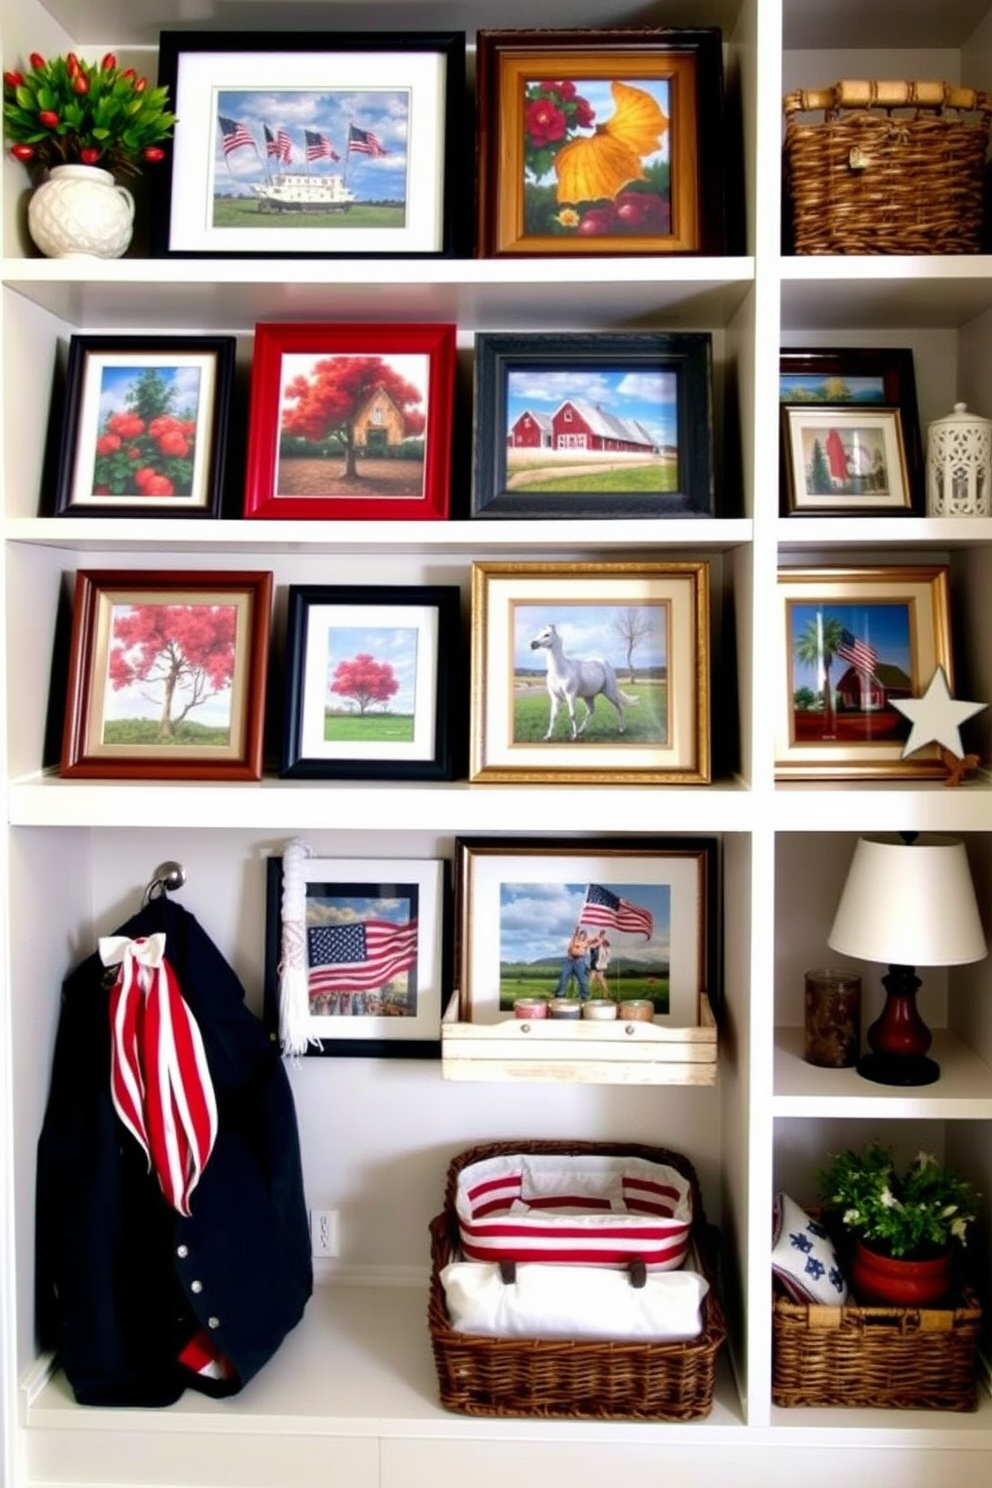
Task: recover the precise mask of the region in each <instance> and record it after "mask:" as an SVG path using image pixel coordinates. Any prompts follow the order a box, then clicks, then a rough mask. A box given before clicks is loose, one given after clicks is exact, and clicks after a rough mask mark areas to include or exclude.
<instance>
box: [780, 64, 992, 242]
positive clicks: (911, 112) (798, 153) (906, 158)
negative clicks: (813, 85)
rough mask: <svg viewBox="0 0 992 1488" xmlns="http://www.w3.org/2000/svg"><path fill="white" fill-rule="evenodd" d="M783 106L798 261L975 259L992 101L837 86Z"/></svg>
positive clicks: (942, 90)
mask: <svg viewBox="0 0 992 1488" xmlns="http://www.w3.org/2000/svg"><path fill="white" fill-rule="evenodd" d="M783 107H784V111H785V118H786V128H785V181H786V187H787V194H788V202H787V211H788V210H791V215H792V240H793V241H792V247H793V249H794V251H795V252H796V253H978V252H980V251H981V247H982V209H983V190H984V173H985V155H986V149H987V145H988V136H989V123H990V119H992V94H989V93H980V92H977V91H976V90H975V89H974V88H953V87H951V86H950V85H949V84H947V83H940V82H917V83H907V82H891V83H882V82H841V83H837V84H835V85H834V86H833V87H831V88H822V89H817V90H812V91H808V90H806V89H798V90H796V91H795V92H792V93H789V94H787V95H786V98H785V100H784V104H783ZM819 111H822V112H823V118H822V119H820V120H817V121H815V122H811V121H809V120H805V121H804V120H802V119H801V118H800V115H803V114H809V113H811V112H819Z"/></svg>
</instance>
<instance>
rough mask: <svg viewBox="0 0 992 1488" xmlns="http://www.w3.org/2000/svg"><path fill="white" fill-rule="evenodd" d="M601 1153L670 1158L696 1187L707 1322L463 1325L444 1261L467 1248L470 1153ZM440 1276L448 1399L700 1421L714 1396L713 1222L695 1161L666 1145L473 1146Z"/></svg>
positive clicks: (436, 1272) (441, 1223)
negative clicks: (645, 1338)
mask: <svg viewBox="0 0 992 1488" xmlns="http://www.w3.org/2000/svg"><path fill="white" fill-rule="evenodd" d="M519 1152H527V1153H549V1154H558V1155H571V1154H586V1153H599V1154H605V1155H608V1156H616V1157H642V1158H647V1159H648V1160H649V1161H652V1162H659V1163H666V1164H668V1165H670V1166H671V1167H673V1168H677V1169H678V1171H679V1172H680V1173H682V1174H683V1176H684V1177H686V1178H687V1179H688V1180H689V1182H690V1184H691V1186H692V1190H693V1213H694V1216H695V1218H694V1223H693V1240H694V1243H695V1246H696V1252H697V1255H698V1257H699V1269H700V1270H701V1271H702V1272H703V1273H704V1274H705V1275H706V1277H707V1280H708V1281H709V1282H710V1289H709V1291H708V1292H707V1294H706V1297H705V1298H704V1299H703V1304H702V1319H703V1328H702V1332H701V1333H700V1334H699V1336H698V1337H697V1338H693V1339H691V1340H689V1341H688V1342H683V1343H649V1342H642V1341H636V1342H635V1341H628V1342H625V1341H624V1340H622V1339H618V1340H616V1341H612V1340H611V1341H608V1342H604V1341H602V1340H586V1339H544V1338H540V1339H538V1338H499V1337H489V1336H482V1335H480V1334H472V1333H461V1332H456V1331H455V1329H454V1328H452V1326H451V1322H450V1319H449V1317H448V1310H447V1307H446V1305H445V1297H444V1287H443V1284H442V1282H441V1271H442V1270H443V1268H444V1267H445V1266H446V1265H447V1264H448V1262H449V1261H452V1260H455V1259H457V1258H458V1255H459V1249H458V1218H457V1215H456V1212H455V1190H456V1185H457V1179H458V1173H459V1172H460V1171H461V1169H462V1168H463V1167H464V1166H465V1165H466V1164H468V1163H474V1162H480V1161H482V1160H483V1159H486V1158H490V1157H496V1156H500V1155H503V1154H511V1153H519ZM430 1238H431V1283H430V1298H429V1302H428V1310H427V1320H428V1327H429V1329H430V1335H431V1346H432V1349H433V1353H434V1362H435V1365H436V1368H437V1376H438V1385H439V1389H440V1398H441V1404H442V1405H443V1406H445V1407H446V1408H447V1409H448V1410H452V1411H461V1412H463V1413H465V1414H467V1415H476V1416H546V1417H560V1418H572V1419H589V1420H646V1421H691V1420H696V1419H697V1418H699V1417H702V1416H706V1415H708V1414H709V1412H710V1410H711V1408H712V1404H713V1386H714V1376H715V1371H716V1356H717V1353H718V1351H719V1349H720V1346H721V1344H722V1343H723V1341H724V1338H725V1337H726V1328H725V1325H724V1320H723V1313H722V1311H721V1308H720V1302H719V1298H718V1296H717V1287H716V1245H715V1237H714V1233H713V1231H712V1230H711V1229H710V1228H709V1227H708V1226H707V1225H706V1221H705V1216H704V1214H703V1208H702V1201H701V1198H700V1193H699V1184H698V1181H697V1179H696V1174H695V1172H694V1170H693V1168H692V1165H691V1164H690V1163H689V1162H688V1161H687V1160H686V1158H684V1157H681V1156H680V1155H679V1154H677V1153H673V1152H669V1151H667V1150H666V1149H664V1148H659V1147H645V1146H638V1145H630V1144H624V1143H609V1142H556V1141H522V1142H497V1143H489V1144H488V1145H486V1146H480V1147H473V1148H470V1149H469V1150H468V1151H466V1152H463V1153H461V1154H460V1155H459V1156H458V1157H456V1158H454V1159H453V1160H452V1162H451V1165H450V1167H449V1169H448V1179H447V1187H446V1192H445V1201H444V1210H443V1212H442V1213H440V1214H438V1215H437V1216H436V1217H435V1218H434V1219H433V1220H432V1221H431V1224H430Z"/></svg>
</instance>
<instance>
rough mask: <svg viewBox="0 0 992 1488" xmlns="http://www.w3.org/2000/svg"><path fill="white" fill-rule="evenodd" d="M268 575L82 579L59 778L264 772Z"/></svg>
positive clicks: (218, 776)
mask: <svg viewBox="0 0 992 1488" xmlns="http://www.w3.org/2000/svg"><path fill="white" fill-rule="evenodd" d="M271 600H272V575H271V574H270V573H260V572H231V573H227V572H217V573H200V572H175V573H170V572H166V571H163V570H161V569H148V570H138V571H126V570H123V569H100V570H97V569H83V570H80V571H79V572H78V573H77V575H76V583H75V598H74V605H73V617H72V640H71V650H70V658H69V687H68V699H67V704H66V714H65V726H64V732H63V741H62V761H61V769H60V774H62V775H63V776H66V777H68V778H70V779H71V778H76V777H86V776H89V777H94V776H95V777H102V778H105V779H120V778H133V779H145V780H260V779H261V775H262V724H263V713H264V703H265V677H266V662H267V658H268V644H269V613H270V609H271Z"/></svg>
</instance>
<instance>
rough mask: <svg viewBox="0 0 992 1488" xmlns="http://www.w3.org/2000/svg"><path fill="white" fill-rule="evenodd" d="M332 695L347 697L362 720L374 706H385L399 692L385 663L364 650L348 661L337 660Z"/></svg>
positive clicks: (386, 662) (393, 673) (393, 676)
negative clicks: (379, 704) (377, 704)
mask: <svg viewBox="0 0 992 1488" xmlns="http://www.w3.org/2000/svg"><path fill="white" fill-rule="evenodd" d="M330 690H331V692H334V693H337V694H338V695H339V696H340V697H343V698H350V699H351V701H352V702H354V703H355V704H356V705H357V707H358V711H359V713H360V714H361V715H362V717H363V718H364V716H365V714H366V713H367V712H368V710H369V708H371V707H372V705H373V704H375V703H382V704H385V703H388V702H389V699H390V698H391V697H395V696H396V694H397V693H398V692H399V690H400V684H399V682H398V681H397V680H396V674H395V672H394V671H393V669H392V667H391V666H390V665H389V662H388V661H376V659H375V657H374V656H370V655H369V654H368V652H367V651H362V652H359V654H358V655H357V656H353V657H352V658H351V660H350V661H339V662H338V664H337V666H336V667H335V669H334V676H333V679H332V681H331V687H330Z"/></svg>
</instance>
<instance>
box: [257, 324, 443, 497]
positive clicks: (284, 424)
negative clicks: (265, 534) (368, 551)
mask: <svg viewBox="0 0 992 1488" xmlns="http://www.w3.org/2000/svg"><path fill="white" fill-rule="evenodd" d="M454 376H455V327H454V326H453V325H407V324H403V325H392V324H388V323H384V324H382V325H374V326H360V325H343V324H334V323H328V324H326V325H325V324H315V325H294V324H279V323H272V324H262V325H258V326H256V327H255V350H254V357H253V360H252V374H251V412H250V424H249V430H248V462H247V475H246V481H245V506H244V514H245V516H246V517H263V518H274V519H277V520H279V519H286V518H288V519H291V520H303V521H317V520H322V521H350V520H354V521H366V522H368V521H373V522H375V521H381V522H407V521H409V522H422V521H436V520H441V519H443V518H445V517H446V516H447V515H448V505H449V499H450V490H449V483H450V475H451V433H452V399H453V395H454Z"/></svg>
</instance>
